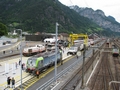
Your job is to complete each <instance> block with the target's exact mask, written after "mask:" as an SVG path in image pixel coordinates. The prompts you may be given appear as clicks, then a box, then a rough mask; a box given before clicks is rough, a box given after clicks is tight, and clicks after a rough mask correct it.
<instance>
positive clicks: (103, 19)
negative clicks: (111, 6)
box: [70, 6, 120, 32]
mask: <svg viewBox="0 0 120 90" xmlns="http://www.w3.org/2000/svg"><path fill="white" fill-rule="evenodd" d="M70 8H71V9H73V10H75V11H76V12H78V13H79V15H80V16H84V17H87V18H89V19H90V20H92V21H93V22H94V23H96V24H97V25H99V26H100V27H102V28H104V29H106V30H111V31H114V32H120V23H118V22H117V21H116V20H115V18H114V17H112V16H108V17H107V16H105V14H104V12H103V11H102V10H96V11H94V10H93V9H92V8H80V7H78V6H70Z"/></svg>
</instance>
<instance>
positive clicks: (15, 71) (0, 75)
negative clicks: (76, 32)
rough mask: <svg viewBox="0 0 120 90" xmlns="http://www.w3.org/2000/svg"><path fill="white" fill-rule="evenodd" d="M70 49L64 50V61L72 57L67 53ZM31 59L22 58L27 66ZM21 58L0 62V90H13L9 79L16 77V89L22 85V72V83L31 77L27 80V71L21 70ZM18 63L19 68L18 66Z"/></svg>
mask: <svg viewBox="0 0 120 90" xmlns="http://www.w3.org/2000/svg"><path fill="white" fill-rule="evenodd" d="M68 49H69V48H64V49H63V51H62V54H63V57H62V60H64V59H66V58H68V57H70V56H71V55H67V51H68ZM28 58H29V57H24V56H23V57H22V63H25V64H26V61H27V59H28ZM19 60H20V57H18V58H15V59H10V60H7V61H3V62H0V80H1V81H0V90H13V88H7V78H8V77H10V78H12V77H14V79H15V87H17V86H19V85H21V72H22V83H23V82H25V81H26V80H28V79H30V78H31V77H33V76H31V77H28V78H27V79H24V78H26V77H27V76H28V75H29V74H28V73H26V72H25V70H22V69H21V66H20V65H19ZM16 63H17V66H16Z"/></svg>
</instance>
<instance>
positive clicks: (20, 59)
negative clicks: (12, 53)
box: [17, 29, 22, 90]
mask: <svg viewBox="0 0 120 90" xmlns="http://www.w3.org/2000/svg"><path fill="white" fill-rule="evenodd" d="M17 30H18V31H20V32H21V35H20V41H21V42H20V61H21V63H20V65H21V69H20V73H21V86H20V87H21V90H22V29H17Z"/></svg>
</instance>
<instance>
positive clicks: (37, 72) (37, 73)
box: [36, 70, 40, 78]
mask: <svg viewBox="0 0 120 90" xmlns="http://www.w3.org/2000/svg"><path fill="white" fill-rule="evenodd" d="M39 74H40V73H39V70H37V71H36V75H37V78H39Z"/></svg>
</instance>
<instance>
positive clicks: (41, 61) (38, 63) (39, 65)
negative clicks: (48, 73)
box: [26, 51, 62, 75]
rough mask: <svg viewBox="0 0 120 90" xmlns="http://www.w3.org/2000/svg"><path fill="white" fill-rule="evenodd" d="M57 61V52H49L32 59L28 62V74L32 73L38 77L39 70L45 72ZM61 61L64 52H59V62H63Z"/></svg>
mask: <svg viewBox="0 0 120 90" xmlns="http://www.w3.org/2000/svg"><path fill="white" fill-rule="evenodd" d="M55 59H56V53H55V51H49V52H45V53H41V54H38V55H35V56H33V57H30V58H29V59H28V60H27V64H26V72H29V73H32V74H33V75H36V71H37V70H39V71H40V72H43V71H44V70H46V69H47V68H49V67H50V66H53V65H54V63H55ZM61 60H62V52H61V51H58V52H57V62H61Z"/></svg>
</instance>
